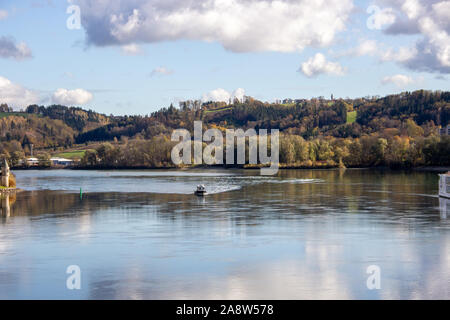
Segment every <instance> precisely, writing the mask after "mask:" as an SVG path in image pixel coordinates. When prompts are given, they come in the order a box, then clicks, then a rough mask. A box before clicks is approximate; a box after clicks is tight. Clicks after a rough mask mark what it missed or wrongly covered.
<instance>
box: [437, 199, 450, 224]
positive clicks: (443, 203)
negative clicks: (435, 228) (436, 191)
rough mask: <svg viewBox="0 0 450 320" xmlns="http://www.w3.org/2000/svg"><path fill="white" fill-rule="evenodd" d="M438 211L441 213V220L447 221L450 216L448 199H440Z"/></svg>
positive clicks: (449, 200) (449, 201)
mask: <svg viewBox="0 0 450 320" xmlns="http://www.w3.org/2000/svg"><path fill="white" fill-rule="evenodd" d="M439 209H440V211H441V219H447V217H448V215H449V214H450V199H447V198H443V197H440V198H439Z"/></svg>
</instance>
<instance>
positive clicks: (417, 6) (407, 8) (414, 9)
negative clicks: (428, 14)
mask: <svg viewBox="0 0 450 320" xmlns="http://www.w3.org/2000/svg"><path fill="white" fill-rule="evenodd" d="M402 10H403V12H404V13H405V14H406V15H407V16H408V18H409V19H416V18H417V17H419V16H420V15H422V14H423V13H424V11H425V9H424V7H423V6H422V4H421V3H420V1H419V0H406V1H405V2H404V3H403V5H402Z"/></svg>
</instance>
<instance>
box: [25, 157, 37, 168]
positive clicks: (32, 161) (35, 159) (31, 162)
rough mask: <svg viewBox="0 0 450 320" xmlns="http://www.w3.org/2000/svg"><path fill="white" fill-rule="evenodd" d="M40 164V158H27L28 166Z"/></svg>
mask: <svg viewBox="0 0 450 320" xmlns="http://www.w3.org/2000/svg"><path fill="white" fill-rule="evenodd" d="M38 165H39V159H38V158H34V157H31V158H27V166H29V167H37V166H38Z"/></svg>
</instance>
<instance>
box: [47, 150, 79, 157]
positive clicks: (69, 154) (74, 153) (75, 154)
mask: <svg viewBox="0 0 450 320" xmlns="http://www.w3.org/2000/svg"><path fill="white" fill-rule="evenodd" d="M85 153H86V150H77V151H69V152H62V153H58V154H54V155H53V156H54V157H58V158H66V159H81V158H83V157H84V154H85Z"/></svg>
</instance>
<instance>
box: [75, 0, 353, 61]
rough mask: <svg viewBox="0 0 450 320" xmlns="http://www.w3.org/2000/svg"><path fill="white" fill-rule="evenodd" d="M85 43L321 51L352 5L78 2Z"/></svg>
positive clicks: (289, 0)
mask: <svg viewBox="0 0 450 320" xmlns="http://www.w3.org/2000/svg"><path fill="white" fill-rule="evenodd" d="M78 4H79V5H80V6H81V10H82V12H83V27H84V28H85V30H86V33H87V41H88V43H90V44H94V45H98V46H107V45H121V46H122V45H127V44H132V43H139V42H141V43H142V42H148V43H153V42H162V41H175V40H179V39H188V40H200V41H205V42H219V43H221V44H222V45H223V46H224V47H225V48H226V49H228V50H231V51H234V52H254V51H277V52H295V51H301V50H303V49H304V48H305V47H324V46H329V45H331V44H332V43H333V41H334V39H335V36H336V34H337V33H339V32H341V31H344V30H345V27H346V22H347V20H348V18H349V15H350V13H351V12H352V10H353V0H329V1H309V0H296V1H293V0H197V1H186V0H170V1H167V0H142V1H129V0H127V1H125V0H102V1H98V0H79V1H78Z"/></svg>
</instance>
